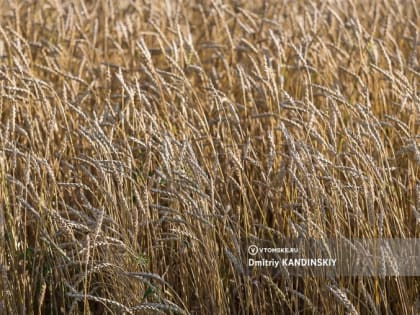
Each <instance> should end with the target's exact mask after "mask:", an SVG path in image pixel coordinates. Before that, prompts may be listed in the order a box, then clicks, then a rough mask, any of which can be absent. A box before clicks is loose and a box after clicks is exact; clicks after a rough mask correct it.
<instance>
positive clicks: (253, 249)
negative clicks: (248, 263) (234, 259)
mask: <svg viewBox="0 0 420 315" xmlns="http://www.w3.org/2000/svg"><path fill="white" fill-rule="evenodd" d="M248 253H249V254H250V255H252V256H255V255H256V254H257V253H258V246H256V245H250V246H249V247H248Z"/></svg>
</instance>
